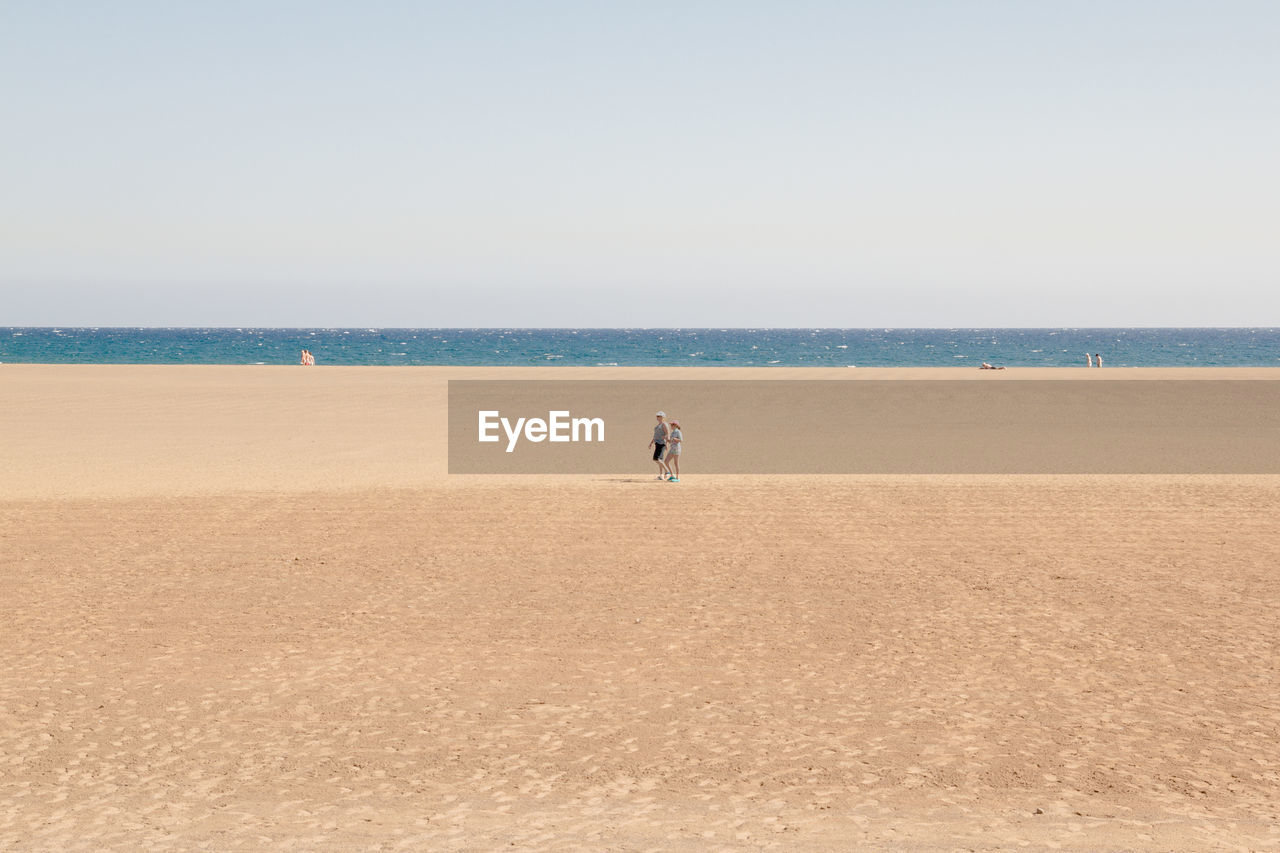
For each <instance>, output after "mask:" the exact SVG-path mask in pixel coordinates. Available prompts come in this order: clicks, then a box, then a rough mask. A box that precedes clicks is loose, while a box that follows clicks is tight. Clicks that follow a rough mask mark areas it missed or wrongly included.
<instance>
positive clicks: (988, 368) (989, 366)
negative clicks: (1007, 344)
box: [978, 361, 1004, 370]
mask: <svg viewBox="0 0 1280 853" xmlns="http://www.w3.org/2000/svg"><path fill="white" fill-rule="evenodd" d="M978 369H979V370H1004V367H1003V365H1002V366H1000V367H993V366H992V365H990V364H988V363H987V362H985V361H984V362H982V367H979V368H978Z"/></svg>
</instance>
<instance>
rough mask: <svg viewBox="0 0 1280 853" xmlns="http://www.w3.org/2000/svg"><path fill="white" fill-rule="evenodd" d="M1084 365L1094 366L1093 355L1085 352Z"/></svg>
mask: <svg viewBox="0 0 1280 853" xmlns="http://www.w3.org/2000/svg"><path fill="white" fill-rule="evenodd" d="M1084 366H1085V367H1093V356H1091V355H1089V353H1085V354H1084Z"/></svg>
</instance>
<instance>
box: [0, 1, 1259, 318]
mask: <svg viewBox="0 0 1280 853" xmlns="http://www.w3.org/2000/svg"><path fill="white" fill-rule="evenodd" d="M1278 45H1280V3H1276V2H1273V0H1259V2H1232V0H1220V2H1207V0H1206V2H1178V0H1152V2H1133V1H1132V0H1107V1H1106V2H1091V1H1090V0H1080V2H1050V1H1049V0H1043V2H1041V0H1008V2H979V1H978V0H972V1H971V0H947V2H943V0H939V2H923V0H902V2H891V0H884V2H877V3H871V2H854V0H846V1H845V2H804V0H786V2H783V0H775V2H749V0H725V2H699V0H681V2H674V1H673V2H666V0H657V1H656V2H647V3H623V2H609V0H583V2H556V0H542V2H514V0H512V1H511V2H500V3H499V2H485V1H484V0H458V2H451V3H430V2H392V0H388V2H375V3H331V2H323V0H306V2H296V3H294V2H271V0H252V2H235V0H230V2H211V3H194V2H177V3H175V2H168V0H165V2H129V0H121V2H112V3H102V2H59V0H41V2H27V3H19V2H14V3H5V4H3V5H0V107H2V109H0V125H2V129H0V325H191V326H194V325H200V326H217V325H235V326H247V325H261V326H308V325H324V326H367V325H374V326H391V325H394V326H513V325H514V326H686V327H689V326H728V325H739V326H745V325H770V326H852V327H857V326H962V325H963V326H1106V325H1113V326H1130V325H1280V109H1278V107H1280V48H1278V47H1277V46H1278Z"/></svg>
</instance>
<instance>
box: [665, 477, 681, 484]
mask: <svg viewBox="0 0 1280 853" xmlns="http://www.w3.org/2000/svg"><path fill="white" fill-rule="evenodd" d="M667 482H668V483H678V482H680V478H679V477H671V478H669V479H668V480H667Z"/></svg>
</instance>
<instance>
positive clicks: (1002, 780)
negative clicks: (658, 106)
mask: <svg viewBox="0 0 1280 853" xmlns="http://www.w3.org/2000/svg"><path fill="white" fill-rule="evenodd" d="M763 375H764V376H765V378H771V379H774V378H826V377H828V376H831V377H833V378H838V379H840V380H841V381H862V380H871V381H874V380H876V379H884V378H940V377H946V378H954V379H956V380H957V381H976V380H983V381H1008V380H1009V379H1013V378H1073V379H1080V378H1089V379H1097V380H1098V381H1109V380H1111V379H1120V378H1124V379H1134V378H1185V379H1188V380H1198V379H1204V378H1232V379H1257V380H1260V383H1262V382H1266V381H1274V380H1272V377H1273V376H1275V375H1276V374H1274V373H1272V372H1268V371H1266V370H1221V371H1218V370H1214V371H1185V370H1158V371H1157V370H1152V371H1108V370H1105V369H1104V370H1101V371H1096V370H1095V371H1092V372H1090V371H1087V370H1086V369H1084V368H1080V369H1075V370H1072V369H1064V370H1060V371H1037V370H1009V371H1003V372H999V373H994V374H989V373H983V372H980V371H976V370H959V369H957V370H944V371H929V370H919V371H906V370H903V371H889V370H886V371H869V370H867V371H864V370H856V371H855V370H845V371H819V370H807V371H806V370H776V369H773V370H769V371H767V373H765V374H763ZM703 376H706V377H709V378H718V379H726V378H759V377H761V376H762V374H761V372H760V371H747V370H714V369H708V370H694V369H680V370H675V369H671V370H658V369H653V370H648V369H646V370H626V369H585V368H584V369H575V368H552V369H546V368H543V369H510V370H508V369H498V368H485V369H479V368H477V369H470V370H466V369H456V368H448V369H444V368H325V367H321V368H315V369H303V368H296V367H295V368H288V369H286V368H262V367H258V368H251V367H245V368H235V367H114V366H100V367H87V366H86V367H76V366H66V367H61V366H26V365H3V366H0V394H3V399H4V406H3V407H0V471H3V472H4V473H3V477H2V478H0V617H2V618H3V624H5V626H6V630H5V631H4V632H3V633H0V654H3V659H4V661H5V664H6V665H5V667H4V669H3V670H2V671H0V849H4V850H10V849H12V850H102V849H118V850H192V849H208V850H218V851H223V850H263V849H267V850H277V849H278V850H381V849H386V850H395V849H404V850H427V849H430V850H491V849H496V848H498V847H503V848H508V849H510V848H513V847H514V848H515V849H553V850H576V849H582V850H600V849H624V850H706V849H755V848H765V849H786V850H793V849H807V850H849V849H886V850H913V851H916V850H953V849H961V850H1002V849H1010V848H1015V847H1019V846H1030V847H1031V848H1053V849H1070V850H1099V849H1115V850H1121V849H1123V850H1171V849H1178V850H1206V849H1253V850H1265V849H1275V848H1277V847H1280V698H1278V697H1280V684H1278V683H1277V670H1278V668H1280V664H1278V661H1280V619H1277V618H1276V613H1277V612H1280V609H1278V606H1280V573H1278V572H1277V568H1276V567H1277V565H1278V564H1280V532H1277V525H1276V519H1277V518H1280V477H1276V476H1249V475H1232V476H1225V475H1223V476H1189V475H1143V476H1129V475H1106V476H1087V475H1076V476H1054V475H1020V476H1012V475H1010V476H994V475H981V476H980V475H945V476H944V475H913V476H892V475H880V476H841V477H821V476H793V477H758V476H756V477H753V476H699V475H698V473H697V463H696V454H695V453H693V452H690V453H689V454H688V455H687V456H686V459H685V463H684V465H685V469H686V478H685V482H684V483H682V484H681V485H680V486H678V487H677V486H666V485H664V484H658V483H656V482H654V481H653V480H652V479H651V468H652V465H651V464H650V463H648V462H646V460H645V459H644V458H640V459H638V461H637V468H636V474H635V476H577V477H566V476H535V475H529V476H490V477H482V476H472V477H448V476H447V475H446V473H445V472H446V470H447V467H446V438H447V435H446V428H445V422H446V411H445V400H446V386H445V382H446V380H447V379H448V378H450V377H453V378H539V377H547V378H556V379H567V378H593V379H598V378H613V377H619V378H641V377H642V378H662V377H671V378H680V379H687V378H701V377H703ZM1260 387H1261V384H1260ZM1084 414H1085V415H1086V416H1087V415H1088V414H1089V413H1084ZM937 428H938V429H940V430H945V429H946V424H938V425H937Z"/></svg>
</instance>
